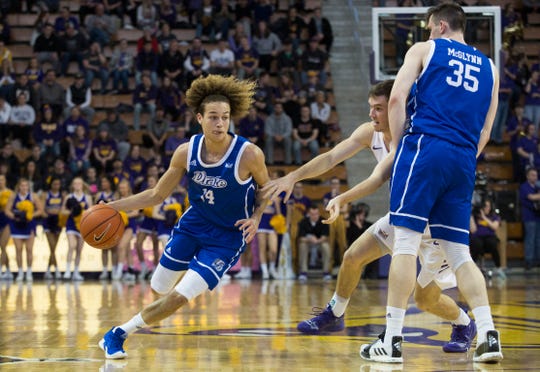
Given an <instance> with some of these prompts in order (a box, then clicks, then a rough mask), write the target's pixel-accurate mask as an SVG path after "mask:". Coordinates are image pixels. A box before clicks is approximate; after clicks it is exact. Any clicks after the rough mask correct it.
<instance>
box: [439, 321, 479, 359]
mask: <svg viewBox="0 0 540 372" xmlns="http://www.w3.org/2000/svg"><path fill="white" fill-rule="evenodd" d="M475 337H476V324H475V323H474V320H472V319H471V322H470V323H469V325H466V326H464V325H454V324H453V325H452V335H451V336H450V341H448V342H447V343H446V344H444V345H443V351H444V352H446V353H465V352H467V351H468V350H469V349H470V348H471V343H472V341H473V340H474V338H475Z"/></svg>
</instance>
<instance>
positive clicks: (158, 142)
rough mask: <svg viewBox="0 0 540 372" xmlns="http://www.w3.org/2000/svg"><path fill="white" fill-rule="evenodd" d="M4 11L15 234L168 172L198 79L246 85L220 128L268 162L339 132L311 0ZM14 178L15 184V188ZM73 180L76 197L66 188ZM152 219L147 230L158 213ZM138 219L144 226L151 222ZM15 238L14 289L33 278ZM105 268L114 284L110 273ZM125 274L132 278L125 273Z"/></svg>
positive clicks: (33, 5)
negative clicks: (241, 109) (26, 48)
mask: <svg viewBox="0 0 540 372" xmlns="http://www.w3.org/2000/svg"><path fill="white" fill-rule="evenodd" d="M2 4H3V7H2V9H1V15H0V30H1V32H0V65H1V67H2V69H1V71H0V177H1V178H2V179H5V183H4V184H3V185H1V190H0V191H1V192H2V193H3V194H2V195H3V196H2V198H1V201H2V205H1V207H2V209H3V210H4V211H7V209H9V210H10V211H17V210H18V209H20V208H19V206H20V205H22V204H20V201H18V199H17V198H19V197H21V195H22V197H23V198H27V199H25V200H30V201H32V203H33V208H32V212H31V213H29V214H28V215H27V216H30V217H31V218H28V217H24V216H22V214H21V216H22V217H21V216H19V214H18V213H16V214H15V215H12V213H10V211H7V212H8V213H7V216H8V217H9V218H11V219H15V220H16V221H15V223H21V224H23V225H25V226H26V225H28V226H29V225H31V223H32V220H35V221H36V222H37V221H39V220H40V219H45V220H46V219H48V218H49V217H50V216H52V215H57V216H58V215H62V213H67V214H68V216H69V218H71V219H73V222H72V225H73V226H72V227H73V228H74V229H75V230H76V228H77V222H76V221H77V216H80V214H77V215H75V213H74V211H73V210H72V208H71V207H70V205H71V204H73V203H68V202H67V199H71V198H76V199H77V200H79V198H83V199H84V198H87V197H89V198H90V199H89V200H86V199H84V200H86V201H85V202H83V201H82V200H83V199H80V200H79V204H86V205H85V208H88V207H89V206H90V205H91V204H92V203H96V202H98V201H99V200H106V199H103V197H102V196H103V195H105V194H106V195H109V194H110V193H109V191H108V190H105V188H106V186H107V185H110V186H111V190H112V191H115V190H116V188H117V187H119V185H120V184H122V183H123V182H125V181H128V183H129V186H130V189H131V190H132V192H137V191H140V190H143V189H145V188H146V187H148V185H149V184H151V183H150V179H155V178H156V177H159V175H160V174H161V173H162V172H163V171H164V170H165V169H166V167H167V166H168V162H169V160H170V157H171V156H172V153H173V152H174V149H176V147H177V146H178V145H179V144H181V143H184V142H186V141H188V139H189V137H190V136H192V135H194V134H196V133H199V130H200V129H199V125H198V123H197V122H196V120H195V117H194V115H193V113H192V112H191V111H190V110H188V109H187V107H186V105H185V103H184V95H185V92H186V90H187V89H189V87H190V85H191V83H192V82H193V81H194V80H195V79H197V78H198V77H201V76H206V75H208V74H222V75H233V76H236V77H238V78H240V79H255V80H257V81H258V88H257V93H256V95H255V102H254V103H253V107H252V108H251V109H250V112H249V114H248V115H247V116H246V117H244V118H234V122H233V123H232V125H233V127H232V130H234V131H235V132H236V133H238V134H240V135H243V136H245V137H248V138H249V139H250V140H251V141H252V142H254V143H256V144H257V145H258V146H260V147H261V148H262V149H263V150H264V152H265V155H266V157H267V162H268V164H280V163H282V164H292V163H294V164H301V163H302V162H303V161H304V159H305V158H307V156H308V155H307V153H308V150H309V155H311V156H315V155H317V154H318V153H319V151H320V149H321V147H323V146H325V145H328V144H329V143H330V142H331V141H333V137H332V136H331V132H332V131H335V130H336V129H338V126H337V121H336V116H335V115H332V114H333V113H335V108H334V107H332V103H331V101H330V96H331V93H332V92H331V81H330V74H329V63H328V58H329V54H330V51H331V47H332V41H333V36H332V30H331V27H330V24H329V22H328V20H327V19H326V18H324V17H323V16H322V15H321V9H320V8H318V7H317V6H316V5H318V4H317V2H314V3H313V4H312V6H311V7H309V8H308V6H307V5H306V3H305V2H304V1H302V0H297V1H289V2H286V4H280V3H279V1H276V2H274V1H268V0H256V1H252V0H238V1H236V2H235V3H234V4H231V3H229V2H228V1H227V0H221V1H220V0H202V1H176V2H175V1H173V2H171V1H159V2H152V1H151V0H142V1H134V0H128V1H116V0H104V1H94V0H86V1H83V2H81V3H80V4H79V6H78V8H77V9H75V8H74V7H73V6H72V4H71V3H65V2H63V3H60V2H58V1H57V0H45V1H39V2H33V1H26V2H22V3H20V2H16V1H7V2H2ZM29 16H33V17H34V18H35V21H34V22H33V26H32V33H31V35H30V34H29V38H28V40H24V38H22V39H21V37H20V36H17V37H14V35H16V34H17V33H19V32H20V31H22V30H25V31H28V29H29V27H25V26H26V25H27V23H28V21H26V24H24V22H23V24H22V25H19V24H17V20H19V19H22V18H23V17H29ZM9 20H14V21H15V22H13V23H12V24H10V22H9ZM184 31H186V32H184ZM192 31H194V33H193V32H192ZM184 35H190V36H189V38H187V37H185V36H184ZM193 36H194V37H193ZM22 43H24V44H26V45H28V44H30V45H31V48H32V53H31V55H25V54H24V53H21V54H20V55H19V54H17V52H18V51H20V50H21V49H20V48H19V46H20V45H21V44H22ZM126 97H127V99H126ZM107 101H110V102H114V104H110V103H109V102H107ZM103 103H106V104H103ZM279 144H285V146H284V147H285V148H284V149H283V151H282V152H280V150H276V151H274V147H276V145H279ZM304 148H305V150H304ZM21 180H24V182H26V181H27V182H26V183H24V182H23V186H21ZM81 180H83V181H84V185H85V188H84V190H79V188H80V187H79V186H77V187H76V190H75V189H74V187H75V186H74V185H79V184H80V181H81ZM338 182H339V181H338ZM53 183H54V184H55V186H54V190H55V192H56V190H57V188H56V184H59V185H58V190H60V191H61V192H62V193H63V195H67V198H66V197H64V201H63V204H62V207H61V209H60V210H58V206H55V207H54V208H50V207H49V206H48V202H47V200H48V198H49V197H51V192H52V191H51V190H53V186H52V184H53ZM26 187H28V190H27V189H26ZM86 187H87V188H86ZM10 189H11V190H14V191H15V193H10V191H9V190H10ZM83 191H84V192H83ZM130 192H131V191H130ZM184 193H185V190H184V189H182V187H181V186H180V188H179V189H178V192H176V196H177V197H178V199H177V200H176V201H175V203H176V202H178V204H183V202H184V200H183V196H182V195H184ZM83 194H84V196H82V195H83ZM9 195H10V196H9ZM25 195H27V196H25ZM34 195H36V196H34ZM100 195H101V196H100ZM109 197H110V195H109ZM37 198H39V201H38V200H36V199H37ZM23 204H25V203H23ZM75 204H77V203H75ZM160 208H161V210H159V211H158V212H156V213H157V214H160V216H158V217H159V219H161V218H164V216H165V215H166V213H165V210H164V209H163V206H161V207H160ZM76 209H77V211H76V212H78V213H80V211H78V208H76ZM145 215H146V216H147V217H148V216H152V215H154V217H156V216H155V213H154V212H152V211H146V214H145ZM19 218H22V219H21V220H20V221H19V220H18V219H19ZM3 222H5V221H3ZM64 225H65V221H64ZM68 225H69V222H68ZM6 226H7V225H6ZM4 227H5V226H4V225H3V226H1V229H0V230H1V231H0V232H1V233H2V234H4V233H5V231H6V229H5V228H4ZM75 230H74V231H75ZM21 231H22V230H21ZM29 231H30V230H29ZM12 235H13V234H12ZM48 237H49V235H48ZM68 237H69V236H68ZM13 238H14V243H15V246H16V253H17V261H18V267H19V275H18V276H17V279H18V280H23V277H24V273H22V268H23V264H22V256H23V253H22V252H23V250H26V252H27V254H26V256H27V257H26V258H27V264H26V267H27V269H28V272H27V273H26V279H27V280H28V281H31V280H32V273H31V267H32V262H31V260H32V257H31V256H32V255H31V251H32V247H31V246H32V245H33V238H31V237H30V235H29V234H26V230H24V231H23V232H21V233H20V234H18V236H13ZM0 240H1V241H0V245H1V246H2V252H3V254H2V263H1V264H2V267H4V266H5V267H6V268H7V269H9V265H8V264H7V263H6V261H5V259H6V258H5V257H4V256H5V255H4V253H5V244H6V243H7V240H6V241H3V235H2V236H0ZM79 240H80V239H79ZM79 240H73V241H71V240H70V239H68V242H69V252H70V253H68V263H67V269H66V273H65V274H64V278H65V279H68V278H72V279H75V280H81V279H82V277H81V275H80V273H79V271H78V270H79V268H78V265H79V260H80V247H81V245H80V244H82V243H81V241H79ZM137 241H139V240H137ZM49 243H51V242H50V241H49ZM138 244H139V245H140V244H142V242H139V243H138ZM51 252H53V253H54V249H53V246H51ZM105 255H106V254H105ZM52 256H54V254H52ZM52 256H51V257H52ZM156 256H157V255H156ZM73 257H75V259H74V261H71V260H72V258H73ZM124 258H125V257H124ZM19 259H20V260H21V262H19ZM126 259H127V258H126ZM53 261H54V262H52V261H51V262H49V267H48V269H47V273H46V275H48V276H49V277H52V275H53V274H52V273H51V272H50V270H53V268H55V269H56V270H57V273H56V275H57V276H59V273H58V267H57V264H56V261H55V260H53ZM121 261H122V258H121ZM117 263H118V261H116V262H115V263H113V264H114V265H115V266H113V271H112V274H113V276H114V275H116V276H117V275H118V274H119V273H120V275H121V274H122V270H121V269H120V272H119V273H118V270H116V269H117V266H116V265H117ZM126 263H127V264H129V262H127V261H126ZM72 264H74V268H73V266H71V265H72ZM104 265H105V266H106V260H105V257H104ZM120 267H122V266H121V264H120ZM71 268H73V269H74V270H73V272H72V271H71ZM115 273H116V274H115ZM128 274H130V275H133V272H132V270H131V269H130V270H129V272H128ZM2 275H7V274H6V272H4V273H3V274H2ZM10 275H11V274H10ZM143 276H144V275H143Z"/></svg>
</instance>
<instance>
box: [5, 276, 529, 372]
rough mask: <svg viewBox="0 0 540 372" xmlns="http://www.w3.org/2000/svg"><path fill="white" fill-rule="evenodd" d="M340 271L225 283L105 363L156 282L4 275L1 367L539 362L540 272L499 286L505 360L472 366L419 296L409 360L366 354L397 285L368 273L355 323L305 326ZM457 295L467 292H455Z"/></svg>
mask: <svg viewBox="0 0 540 372" xmlns="http://www.w3.org/2000/svg"><path fill="white" fill-rule="evenodd" d="M334 286H335V281H332V282H328V283H325V282H322V281H320V280H315V279H313V280H311V281H308V282H307V283H305V284H302V283H299V282H297V281H285V280H283V281H260V280H252V281H235V280H234V279H233V280H232V281H231V282H229V283H224V284H221V285H220V286H219V287H218V288H217V289H216V290H215V291H214V292H212V293H207V294H205V295H203V296H201V297H199V298H198V299H196V300H195V301H194V302H193V303H191V304H190V305H189V306H188V307H186V308H184V309H181V310H180V311H179V312H178V313H177V314H175V315H174V316H173V317H171V318H169V319H167V320H165V321H163V322H162V323H161V324H159V325H156V326H154V327H151V328H149V329H146V330H142V331H139V332H138V333H135V334H133V335H132V336H130V338H129V340H128V341H127V342H126V345H125V346H126V350H127V352H128V358H127V359H125V360H123V361H106V360H105V359H104V357H103V352H102V351H101V350H100V349H99V348H98V347H97V342H98V340H99V339H100V337H101V335H103V333H104V332H106V331H107V330H108V329H109V328H110V327H111V326H113V325H117V324H119V323H120V322H122V321H125V320H127V319H129V318H130V317H131V316H132V315H134V314H135V313H136V312H137V311H138V310H139V309H140V308H141V307H142V306H143V305H145V304H148V303H150V302H151V301H152V300H153V298H154V297H153V294H152V292H151V290H150V286H149V284H148V283H137V284H135V285H128V284H125V283H120V282H117V283H110V282H98V281H88V280H87V281H86V282H84V283H72V282H62V281H60V282H54V281H52V282H44V281H39V280H36V281H34V283H33V284H26V283H22V284H19V283H13V282H12V283H9V282H0V294H1V298H0V370H2V371H4V370H6V371H10V370H17V371H35V370H36V371H38V370H39V371H41V370H49V371H55V372H56V371H122V370H124V371H233V370H235V371H236V370H241V371H361V372H367V371H372V372H374V371H526V370H528V371H538V370H540V275H539V274H538V272H537V273H533V274H528V275H510V276H509V277H508V279H507V280H506V281H505V282H502V281H497V280H495V281H493V282H491V283H490V284H489V295H490V300H491V303H492V311H493V314H494V317H495V321H496V324H497V326H498V329H499V330H500V332H501V340H502V344H503V352H504V357H505V359H504V360H503V361H502V362H501V363H499V364H492V365H489V364H473V363H472V360H471V358H472V352H469V353H467V354H445V353H443V352H442V350H441V345H442V343H443V341H445V340H447V338H448V337H449V334H450V326H449V324H447V323H444V322H442V321H441V320H439V319H438V318H436V317H434V316H432V315H429V314H426V313H422V312H420V311H418V309H416V308H415V307H414V305H413V304H411V305H410V308H409V310H408V314H409V315H408V316H407V318H406V323H405V329H404V333H405V339H406V342H405V343H404V344H403V350H404V359H405V362H404V364H403V365H402V366H399V365H398V366H391V365H384V364H373V363H367V362H365V361H364V360H362V359H361V358H360V357H359V355H358V350H359V347H360V344H362V343H365V342H368V341H372V340H373V339H374V337H376V335H377V334H378V333H379V332H380V331H381V330H382V327H383V325H384V313H385V311H384V309H385V300H386V289H387V283H386V281H385V280H367V281H363V282H362V283H361V284H360V286H359V288H358V289H357V290H356V292H355V294H354V297H353V298H352V300H351V303H350V306H349V309H348V311H347V314H346V326H347V328H346V329H345V330H344V331H343V332H340V333H337V334H331V335H325V336H304V335H300V334H299V333H298V332H297V331H296V323H297V322H298V321H300V320H303V319H305V318H307V317H309V316H310V312H311V308H312V307H313V306H323V305H324V304H325V303H326V301H328V300H329V298H330V297H331V295H332V293H333V289H334ZM449 293H450V295H451V296H452V297H454V298H456V299H458V300H460V298H459V294H458V293H457V292H456V291H451V292H449Z"/></svg>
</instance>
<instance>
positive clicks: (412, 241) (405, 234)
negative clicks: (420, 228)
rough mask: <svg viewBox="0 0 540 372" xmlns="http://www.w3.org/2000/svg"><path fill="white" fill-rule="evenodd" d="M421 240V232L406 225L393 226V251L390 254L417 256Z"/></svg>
mask: <svg viewBox="0 0 540 372" xmlns="http://www.w3.org/2000/svg"><path fill="white" fill-rule="evenodd" d="M421 241H422V233H419V232H417V231H414V230H411V229H407V228H406V227H401V226H394V253H393V254H392V256H396V255H398V254H406V255H411V256H417V255H418V249H419V248H420V242H421Z"/></svg>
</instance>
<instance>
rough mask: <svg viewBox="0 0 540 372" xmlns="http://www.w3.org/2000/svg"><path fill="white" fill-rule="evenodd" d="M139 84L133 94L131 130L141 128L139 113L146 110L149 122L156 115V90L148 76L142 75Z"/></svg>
mask: <svg viewBox="0 0 540 372" xmlns="http://www.w3.org/2000/svg"><path fill="white" fill-rule="evenodd" d="M141 80H142V81H141V83H140V84H139V85H137V87H136V88H135V91H134V92H133V106H134V114H133V129H135V130H139V129H140V127H141V112H142V111H143V110H146V111H148V112H149V113H150V120H152V119H153V118H154V117H155V115H156V99H157V88H156V86H155V85H153V84H152V80H151V79H150V75H149V74H143V75H142V78H141Z"/></svg>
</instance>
